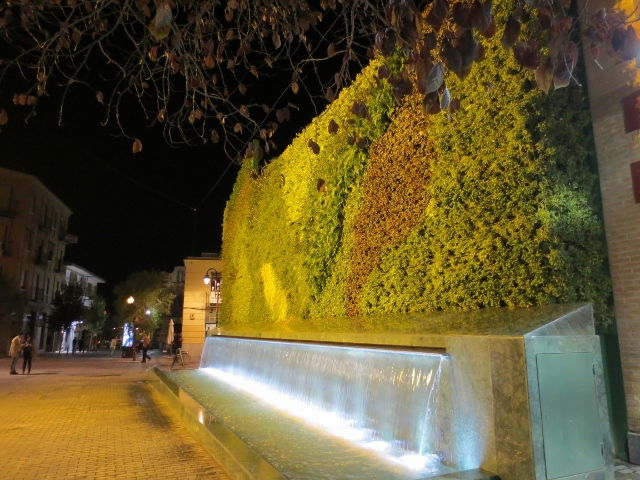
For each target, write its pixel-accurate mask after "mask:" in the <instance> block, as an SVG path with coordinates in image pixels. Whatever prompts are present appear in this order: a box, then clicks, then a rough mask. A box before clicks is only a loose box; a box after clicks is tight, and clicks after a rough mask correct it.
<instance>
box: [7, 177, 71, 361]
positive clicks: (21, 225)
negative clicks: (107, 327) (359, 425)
mask: <svg viewBox="0 0 640 480" xmlns="http://www.w3.org/2000/svg"><path fill="white" fill-rule="evenodd" d="M71 213H72V212H71V209H70V208H69V207H67V206H66V205H65V204H64V203H63V202H62V200H60V199H59V198H58V197H57V196H56V195H55V194H54V193H53V192H51V191H50V190H49V189H48V188H47V187H46V186H45V185H44V184H43V183H42V182H41V181H40V180H38V178H36V177H35V176H33V175H28V174H25V173H21V172H17V171H15V170H9V169H6V168H2V167H0V273H2V274H3V275H5V276H6V277H7V278H9V279H10V280H11V281H13V282H14V283H15V285H16V286H17V287H18V288H20V289H21V290H22V291H23V292H24V293H25V295H26V296H27V298H28V300H29V304H28V307H27V310H26V313H25V315H24V317H23V318H22V325H20V327H21V328H22V329H23V330H24V331H27V332H31V334H32V335H33V339H34V345H35V346H36V348H37V349H38V350H45V349H47V347H49V348H51V346H52V345H50V343H51V342H52V336H51V335H47V334H46V322H47V315H48V314H49V313H50V311H51V302H52V301H53V297H54V295H55V292H57V291H58V290H59V289H60V287H61V286H62V285H63V284H64V283H65V265H64V262H63V259H64V255H65V250H66V247H67V245H69V244H74V243H77V241H78V239H77V237H76V236H75V235H72V234H70V233H69V232H68V224H69V217H70V216H71ZM14 333H15V332H12V331H5V332H0V341H2V342H3V343H2V344H6V341H7V339H8V338H9V337H10V336H11V335H12V334H14Z"/></svg>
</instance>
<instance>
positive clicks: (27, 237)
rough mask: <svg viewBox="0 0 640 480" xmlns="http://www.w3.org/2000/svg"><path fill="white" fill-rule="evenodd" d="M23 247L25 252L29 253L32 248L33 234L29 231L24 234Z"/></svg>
mask: <svg viewBox="0 0 640 480" xmlns="http://www.w3.org/2000/svg"><path fill="white" fill-rule="evenodd" d="M24 246H25V247H26V249H27V251H30V250H31V247H32V246H33V232H32V231H31V230H26V231H25V233H24Z"/></svg>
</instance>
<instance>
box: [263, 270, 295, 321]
mask: <svg viewBox="0 0 640 480" xmlns="http://www.w3.org/2000/svg"><path fill="white" fill-rule="evenodd" d="M260 274H261V276H262V290H263V294H264V298H265V300H266V302H267V306H268V307H269V316H270V317H271V318H272V319H274V320H275V321H276V322H284V321H286V320H287V314H288V312H289V304H288V302H287V298H286V297H285V296H284V295H282V293H283V292H285V291H286V289H285V288H284V286H283V285H282V284H281V283H280V281H279V280H278V277H277V276H276V272H275V271H274V269H273V267H272V266H271V264H269V263H265V264H264V265H262V267H261V268H260Z"/></svg>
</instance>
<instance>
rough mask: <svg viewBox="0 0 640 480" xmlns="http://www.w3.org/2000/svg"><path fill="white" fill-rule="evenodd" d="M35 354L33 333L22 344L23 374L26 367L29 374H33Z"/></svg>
mask: <svg viewBox="0 0 640 480" xmlns="http://www.w3.org/2000/svg"><path fill="white" fill-rule="evenodd" d="M32 354H33V344H32V343H31V335H27V336H26V337H25V339H24V343H23V344H22V374H23V375H24V371H25V369H27V374H29V375H31V357H32Z"/></svg>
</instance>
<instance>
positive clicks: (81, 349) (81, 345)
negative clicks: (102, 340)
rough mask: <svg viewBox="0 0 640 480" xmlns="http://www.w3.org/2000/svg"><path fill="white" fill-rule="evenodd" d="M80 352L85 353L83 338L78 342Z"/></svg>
mask: <svg viewBox="0 0 640 480" xmlns="http://www.w3.org/2000/svg"><path fill="white" fill-rule="evenodd" d="M78 352H80V353H84V338H82V337H81V338H80V340H78Z"/></svg>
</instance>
